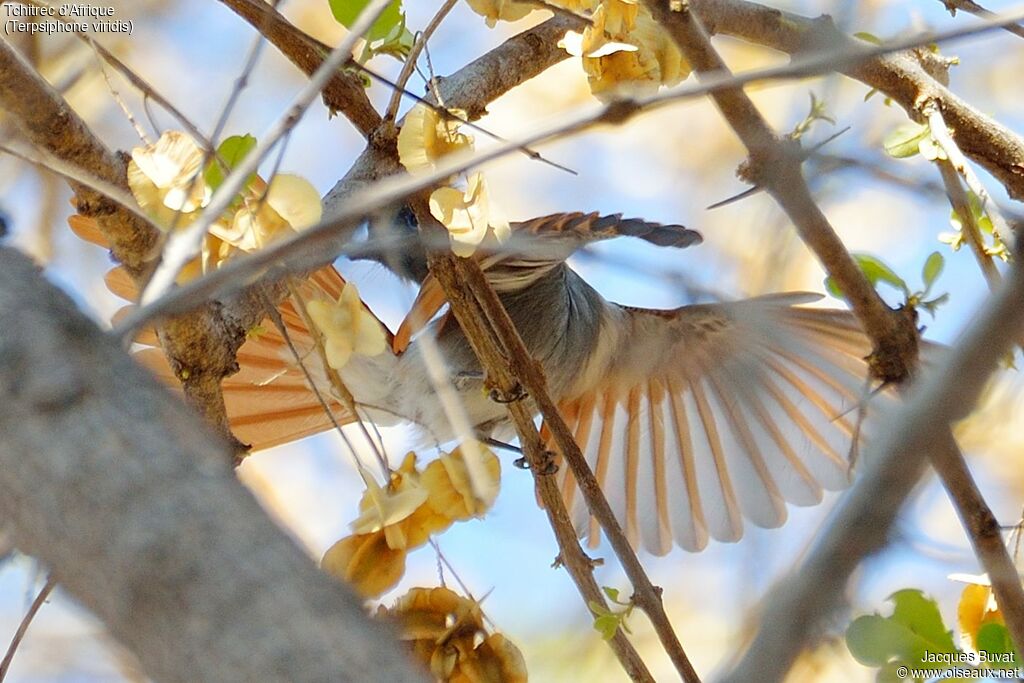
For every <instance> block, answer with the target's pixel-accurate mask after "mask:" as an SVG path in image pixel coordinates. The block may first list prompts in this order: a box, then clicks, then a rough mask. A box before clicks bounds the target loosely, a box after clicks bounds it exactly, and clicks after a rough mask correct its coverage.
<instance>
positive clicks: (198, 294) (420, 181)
mask: <svg viewBox="0 0 1024 683" xmlns="http://www.w3.org/2000/svg"><path fill="white" fill-rule="evenodd" d="M1020 15H1021V16H1024V12H1022V13H1020ZM1014 16H1016V15H1014ZM1011 20H1012V18H1003V19H1001V20H1000V21H998V22H989V23H986V24H984V25H983V26H980V27H978V26H975V27H964V28H961V29H958V30H956V31H947V32H942V33H930V34H926V35H923V36H918V37H916V38H914V39H906V40H901V41H895V42H892V43H887V44H885V45H883V46H868V47H865V48H862V47H859V46H858V48H857V49H856V50H854V51H852V52H851V53H849V54H847V53H841V54H829V55H824V56H823V55H817V56H814V57H811V58H804V59H794V60H793V61H792V62H791V63H790V64H788V65H784V66H780V67H770V68H767V69H760V70H756V71H751V72H748V73H744V74H738V75H733V76H728V77H709V78H708V79H706V82H702V83H701V84H699V85H690V86H682V87H680V88H674V89H672V90H671V91H667V92H665V93H663V94H660V95H655V96H652V97H648V98H641V99H637V100H613V101H611V102H609V103H607V104H605V105H603V106H602V107H599V108H598V109H596V110H595V109H593V108H588V111H585V112H583V113H577V114H574V115H571V116H566V117H563V119H562V120H561V121H559V122H557V123H554V124H551V125H549V126H546V127H538V128H537V129H536V130H534V131H532V132H530V133H527V134H524V135H523V136H522V137H519V138H516V139H513V140H511V141H509V142H506V143H502V144H498V145H495V146H494V147H492V148H490V149H486V150H481V151H478V152H476V153H475V154H472V155H467V156H460V157H459V158H452V159H448V160H442V161H441V162H440V163H439V164H438V166H437V169H436V170H435V171H434V172H433V173H425V174H422V175H417V176H401V175H396V176H392V177H386V178H382V179H381V180H379V181H377V182H375V183H373V186H372V187H368V188H362V189H358V190H351V191H346V192H345V193H339V194H343V195H344V196H345V201H344V203H343V205H342V206H340V207H339V208H338V209H337V210H335V211H333V212H331V215H330V217H329V218H327V219H326V220H324V221H323V222H321V223H319V224H317V225H315V226H311V227H310V228H308V229H306V230H304V231H303V232H301V233H298V234H295V235H292V236H290V237H288V238H287V239H284V240H281V241H279V242H276V243H274V244H271V245H269V246H268V247H267V248H265V249H263V250H261V251H259V252H256V253H253V254H249V255H247V256H245V257H244V258H240V259H238V260H236V261H234V262H233V263H230V264H228V265H227V266H226V267H224V268H221V269H219V270H216V271H214V272H211V273H208V274H206V275H204V276H203V277H201V278H197V279H195V280H193V281H191V282H190V283H188V284H187V285H185V286H184V287H179V288H176V289H174V290H172V291H170V292H168V293H167V294H165V295H164V296H163V297H162V298H161V300H160V301H157V302H153V303H152V304H149V305H147V306H144V307H142V308H140V309H138V310H137V311H135V313H134V314H133V315H132V316H130V317H128V318H126V319H125V320H124V321H123V323H122V329H129V328H137V327H140V326H144V325H145V324H146V323H147V322H149V321H151V320H153V319H154V318H157V317H161V316H164V315H166V314H167V313H168V312H169V311H178V310H185V309H187V308H188V306H190V305H195V303H196V302H197V301H202V300H204V299H205V298H209V297H215V296H217V295H218V293H220V292H222V291H228V290H229V289H231V288H232V287H236V286H237V283H239V282H252V281H253V280H255V279H256V278H260V277H266V276H267V272H268V270H270V269H271V268H272V269H273V270H274V271H275V272H276V275H275V277H281V276H283V275H284V274H285V273H287V272H302V271H311V270H314V269H315V268H317V267H319V266H322V265H325V264H326V263H327V262H329V260H331V259H333V257H334V255H335V254H337V253H339V252H340V251H341V249H343V248H344V247H343V246H342V244H341V242H344V241H346V236H347V235H349V234H350V233H351V230H353V229H354V228H355V226H356V225H358V224H359V223H360V222H361V221H362V220H364V219H365V218H367V217H368V216H370V215H372V214H373V213H374V212H376V211H379V210H380V209H382V208H384V207H386V206H390V205H392V204H394V203H396V202H398V201H400V200H401V199H403V198H404V197H408V196H410V195H412V194H414V193H416V192H419V191H420V190H422V189H425V188H427V187H430V186H432V185H435V184H436V183H438V182H441V181H443V180H444V179H445V178H448V177H449V176H452V175H455V174H458V173H461V172H463V171H466V170H468V169H470V168H473V167H475V166H479V165H480V164H483V163H486V162H488V161H491V160H494V159H497V158H500V157H502V156H505V155H507V154H510V153H512V152H516V151H519V150H520V149H521V148H523V147H529V146H532V145H535V144H537V143H540V142H548V141H553V140H557V139H562V138H565V137H567V136H570V135H574V134H576V133H579V132H581V131H583V130H586V129H588V128H591V127H594V126H597V125H600V124H602V123H610V124H619V123H623V122H625V121H626V120H628V119H629V118H631V117H632V116H634V115H636V114H638V113H641V112H646V111H648V110H649V109H650V108H655V107H658V106H662V105H665V104H667V103H669V102H674V101H682V100H686V99H691V98H695V97H700V96H704V95H708V94H711V93H715V92H720V91H724V90H730V89H735V88H736V87H738V86H742V85H745V84H749V83H754V82H759V81H762V80H781V79H786V78H792V77H794V76H805V75H811V74H814V73H819V72H821V71H828V70H830V69H832V68H839V67H841V66H844V65H845V66H849V65H852V64H858V63H860V62H861V61H862V60H872V59H875V58H877V57H879V56H881V55H884V54H887V53H889V52H895V51H900V50H905V49H908V48H910V47H914V46H918V45H921V44H927V43H930V42H936V41H939V42H941V41H944V40H952V39H954V38H959V37H963V36H965V35H976V34H978V33H980V32H982V31H990V30H993V29H995V28H998V27H1000V26H1001V25H1003V24H1004V23H1006V22H1008V21H1011ZM854 53H855V54H854ZM451 80H454V79H448V81H446V82H450V81H451ZM462 108H465V107H462ZM1003 138H1004V140H1010V141H1013V140H1015V138H1013V136H1012V135H1009V136H1008V137H1007V136H1003ZM1022 144H1024V143H1022ZM247 158H248V157H247ZM391 161H393V160H389V162H391ZM338 235H341V236H342V238H341V240H339V239H338V237H337V236H338ZM858 272H859V271H858Z"/></svg>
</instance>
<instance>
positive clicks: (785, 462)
mask: <svg viewBox="0 0 1024 683" xmlns="http://www.w3.org/2000/svg"><path fill="white" fill-rule="evenodd" d="M380 226H383V227H380ZM77 231H78V232H80V234H81V233H82V232H83V230H82V226H81V225H80V226H79V230H77ZM382 231H386V232H387V235H388V237H389V238H390V239H389V240H387V244H388V248H387V249H379V250H374V249H370V248H368V249H366V250H364V252H363V256H362V258H366V259H369V260H373V261H377V262H379V263H381V264H383V265H384V266H385V267H387V268H388V269H390V270H392V271H395V272H396V273H397V274H398V275H399V276H401V277H403V278H405V279H408V280H411V281H412V282H414V283H416V284H418V286H419V293H418V295H417V298H416V301H415V302H414V304H413V310H412V311H410V313H409V315H408V316H407V317H406V319H405V321H403V323H402V325H401V326H400V327H399V329H398V331H397V332H396V333H395V334H391V332H390V331H386V333H387V342H388V344H387V350H386V351H385V352H384V353H382V354H379V355H376V356H361V355H360V354H355V355H353V357H352V358H351V360H350V361H349V362H348V363H347V364H346V365H345V366H344V367H342V368H341V369H340V371H339V374H340V376H341V378H342V380H343V381H344V384H345V386H346V387H347V388H348V390H349V391H350V392H351V394H352V397H353V398H354V399H355V402H356V405H357V407H358V408H359V410H360V412H361V413H362V414H361V415H360V416H358V417H357V415H354V414H352V412H351V411H350V410H349V409H348V408H346V407H345V405H343V402H342V401H340V399H339V398H338V397H336V396H331V395H330V382H329V381H328V379H327V375H326V370H325V369H324V368H323V367H315V366H316V358H315V355H316V354H314V353H313V351H312V349H313V347H314V342H313V337H312V333H311V331H310V329H309V326H308V325H307V324H306V318H305V317H304V316H303V315H302V313H301V311H298V310H296V304H295V302H293V301H286V302H284V303H283V304H281V306H280V309H279V310H280V314H281V320H282V321H283V323H284V325H285V328H286V330H287V331H288V339H285V338H284V337H283V336H282V335H281V334H280V333H279V332H278V331H277V330H275V329H274V327H273V325H272V324H270V323H267V324H265V325H262V326H260V333H259V334H258V335H251V336H250V339H249V340H248V341H247V342H246V343H245V344H244V345H243V346H242V347H241V349H240V350H239V354H238V363H239V367H240V370H239V372H238V373H237V374H235V375H234V376H232V377H229V378H227V379H226V380H225V381H224V383H223V391H224V398H225V404H226V407H227V412H228V417H229V419H230V421H231V427H232V431H233V433H234V434H235V435H236V436H237V437H238V438H239V439H240V440H242V441H243V442H245V443H247V444H250V445H251V447H252V449H253V450H260V449H264V448H269V447H271V446H275V445H279V444H282V443H287V442H290V441H294V440H296V439H300V438H303V437H305V436H308V435H311V434H315V433H318V432H321V431H325V430H327V429H330V428H331V427H332V426H333V425H334V424H344V423H347V422H353V421H355V420H357V419H360V418H366V417H370V418H372V419H373V420H374V421H375V422H376V423H378V424H381V425H387V424H395V423H399V422H411V423H413V424H415V425H418V426H419V427H420V428H421V429H422V431H423V433H424V434H426V435H428V436H429V439H431V440H433V441H434V443H443V442H445V441H447V440H450V439H453V438H454V437H455V433H454V432H453V430H452V428H451V426H450V424H449V422H448V418H447V416H446V415H445V413H444V411H443V409H442V406H441V403H440V401H438V400H437V397H436V395H435V392H434V388H433V386H432V384H431V381H430V379H429V377H428V374H427V372H426V368H425V360H424V357H423V352H422V350H423V343H424V340H423V339H422V336H423V335H430V336H431V338H433V339H436V343H437V345H438V348H439V349H440V351H441V353H442V356H443V358H444V361H445V366H446V368H447V371H448V373H449V379H450V380H451V382H452V386H454V388H455V390H456V392H457V394H458V396H459V398H460V400H461V403H462V405H463V407H464V409H465V412H466V414H467V416H468V418H469V421H470V424H471V425H472V427H473V429H474V430H475V431H476V434H475V436H477V437H479V438H481V439H487V438H495V437H499V436H500V437H502V438H507V437H508V435H510V434H512V432H511V430H510V423H509V420H508V417H507V411H506V407H505V406H504V405H502V404H501V403H500V402H497V401H495V400H493V399H492V397H489V396H488V393H487V392H486V391H485V390H484V387H485V382H486V377H485V376H484V373H483V370H482V368H481V366H480V364H479V361H478V360H477V358H476V356H475V355H474V353H473V351H472V349H471V347H470V345H469V343H468V341H467V339H466V337H465V335H464V334H463V333H462V330H461V329H460V327H459V325H458V323H457V321H456V320H455V319H454V317H453V316H452V315H451V314H450V313H448V312H445V310H444V304H445V301H444V298H443V293H442V292H441V290H440V287H439V286H438V283H437V282H436V281H435V280H434V278H433V276H432V275H431V274H430V272H429V269H428V268H427V264H426V248H425V247H424V245H423V244H422V243H421V242H420V241H419V235H418V231H417V226H416V221H415V217H414V216H413V215H412V214H411V212H410V211H409V210H408V209H407V208H402V209H400V210H399V211H398V212H397V213H396V214H395V215H393V216H392V217H391V219H389V220H384V221H379V222H377V223H376V224H375V223H373V222H371V224H370V230H369V233H370V238H371V239H370V243H371V244H372V243H373V240H374V238H380V237H381V236H382ZM83 236H85V235H83ZM93 237H94V238H95V235H93ZM86 238H87V239H89V237H88V236H86ZM616 238H622V239H640V240H644V241H646V242H649V243H651V244H654V245H657V246H659V247H662V248H667V249H683V248H688V247H693V246H696V245H697V244H699V243H700V242H701V241H702V238H701V235H700V234H699V233H698V232H696V231H694V230H691V229H689V228H686V227H685V226H682V225H677V224H661V223H656V222H651V221H646V220H643V219H637V218H623V217H622V215H620V214H615V215H601V214H599V213H582V212H572V213H556V214H552V215H548V216H542V217H539V218H534V219H532V220H527V221H522V222H517V223H512V224H511V238H510V239H509V241H508V242H507V243H506V244H504V245H495V244H493V243H491V244H490V247H487V246H482V247H481V248H480V249H478V250H477V252H476V253H475V254H474V256H473V258H475V259H476V260H477V261H478V262H479V264H480V266H481V268H482V270H483V272H484V275H485V276H486V277H487V280H488V282H489V283H490V284H491V285H492V287H493V288H494V289H495V291H496V293H497V294H498V296H499V298H500V300H501V302H502V304H503V305H504V306H505V308H506V310H507V311H508V313H509V316H510V318H511V319H512V321H513V323H514V324H515V325H516V328H517V330H518V332H519V333H520V335H521V337H522V339H523V342H524V344H525V346H526V348H527V350H528V351H529V352H530V353H531V355H532V356H533V357H534V359H535V360H537V361H538V362H539V363H540V365H541V367H542V368H543V371H544V375H545V377H546V380H547V387H548V390H549V392H550V394H551V397H552V399H553V400H554V402H555V403H556V405H557V406H558V408H559V411H560V412H561V414H562V417H563V418H564V419H565V421H566V423H567V425H568V427H569V428H570V430H572V432H573V435H574V437H575V439H576V441H577V443H578V445H579V447H580V449H581V451H582V453H583V454H584V457H585V458H586V460H587V462H588V463H589V464H590V467H591V468H592V470H593V471H594V473H595V475H596V476H597V479H598V481H599V483H600V484H601V487H602V490H603V492H604V494H605V496H606V497H607V499H608V501H609V503H610V505H611V508H612V510H613V511H614V513H615V515H616V517H617V518H618V520H619V522H620V524H621V525H622V527H623V529H624V530H625V533H626V537H627V538H628V540H629V541H630V543H631V544H633V545H634V547H638V548H639V547H641V546H642V547H644V548H645V549H646V550H647V551H649V552H651V553H654V554H657V555H663V554H666V553H668V552H669V551H671V550H672V548H673V547H674V546H679V547H682V548H683V549H685V550H688V551H693V552H696V551H700V550H702V549H704V548H705V547H707V545H708V543H709V542H710V541H711V540H712V539H714V540H716V541H721V542H736V541H738V540H740V538H741V537H742V536H743V532H744V527H745V522H749V523H751V524H753V525H755V526H758V527H765V528H774V527H778V526H781V525H782V524H783V523H784V522H785V520H786V517H787V514H788V509H787V504H792V505H797V506H810V505H815V504H817V503H819V502H821V500H822V499H823V495H824V491H826V490H840V489H843V488H845V487H847V486H848V485H849V483H850V481H851V477H852V468H853V464H854V463H853V461H854V454H855V453H856V445H857V443H858V441H859V439H861V438H862V435H863V434H865V433H867V432H868V431H869V427H870V419H869V418H870V416H871V414H873V413H874V412H876V411H878V410H880V409H879V407H878V403H877V402H876V401H875V399H872V403H871V406H870V408H871V410H868V409H867V407H866V406H867V403H866V401H865V400H864V396H865V393H866V392H865V387H866V382H867V379H868V377H869V369H868V366H867V363H866V360H865V359H866V357H867V356H868V355H869V354H870V352H871V343H870V340H869V339H868V338H867V337H866V336H865V334H864V333H863V331H862V330H861V328H860V326H859V324H858V323H857V321H856V319H855V318H854V317H853V315H852V314H851V313H850V312H848V311H843V310H832V309H823V308H808V307H806V306H805V305H806V304H809V303H812V302H814V301H817V300H818V299H820V298H821V296H820V295H818V294H813V293H806V292H795V293H782V294H769V295H765V296H759V297H755V298H751V299H746V300H739V301H732V302H722V303H703V304H693V305H686V306H682V307H679V308H675V309H668V310H659V309H648V308H640V307H635V306H627V305H622V304H618V303H615V302H612V301H609V300H608V299H606V298H605V297H604V296H602V295H601V294H600V293H599V292H598V291H597V290H596V289H594V288H593V287H592V286H591V285H590V284H588V283H587V282H586V281H585V280H584V278H583V277H582V276H581V275H580V274H579V273H577V272H576V271H575V270H574V269H573V268H572V266H571V265H570V263H569V262H568V259H569V257H570V256H572V254H574V253H575V252H576V251H577V250H579V249H581V248H583V247H585V246H586V245H588V244H592V243H594V242H597V241H602V240H608V239H616ZM93 241H95V239H93ZM381 241H383V240H381ZM485 244H487V243H485ZM107 284H108V286H109V287H110V288H111V289H112V290H113V291H114V292H115V293H118V294H120V295H122V296H124V297H125V298H127V299H131V298H132V297H133V296H134V295H135V294H136V292H135V291H134V289H133V285H132V284H131V282H130V279H129V278H127V276H126V275H125V274H124V273H123V271H120V272H119V269H115V270H114V271H112V272H111V274H110V275H108V277H107ZM344 286H345V280H344V279H343V278H342V277H341V275H340V273H339V272H338V271H337V270H336V269H335V267H334V266H328V267H326V268H323V269H321V270H319V271H317V272H315V273H314V274H313V275H312V276H310V277H309V278H308V279H306V280H305V281H303V282H302V284H301V288H300V289H301V293H302V296H303V297H304V298H316V297H321V298H322V297H326V298H330V299H334V300H336V299H337V298H338V297H339V295H340V292H341V290H342V288H343V287H344ZM364 306H365V304H364ZM367 310H368V309H367ZM424 321H426V322H424ZM385 330H386V328H385ZM146 334H148V335H149V336H148V337H147V336H146ZM146 334H144V335H143V337H141V338H140V339H139V340H138V341H140V342H141V343H143V344H150V345H152V347H153V348H149V349H145V350H143V351H142V352H140V354H139V357H140V359H141V360H142V361H143V362H144V363H146V364H147V365H149V366H150V367H151V368H153V369H154V370H155V371H156V372H157V373H158V374H161V375H163V376H164V377H165V378H166V377H169V376H173V373H170V372H169V368H168V365H167V361H166V359H165V358H164V357H163V354H162V353H161V352H160V351H159V349H157V348H155V347H156V337H155V333H153V332H148V333H146ZM289 343H290V344H291V345H292V346H294V347H296V348H297V349H299V352H300V355H301V356H302V357H304V358H305V359H306V360H308V361H309V363H308V366H307V367H305V368H300V367H298V364H297V363H296V362H295V359H294V355H293V354H292V352H291V350H290V349H289ZM307 373H308V375H309V376H311V377H313V381H314V383H315V384H318V385H320V387H319V388H320V389H321V390H322V391H321V396H325V395H326V396H327V403H328V405H329V408H330V410H331V412H332V413H333V414H332V415H328V414H327V413H326V412H325V411H324V408H323V405H322V404H321V402H320V398H318V397H317V396H316V395H315V394H314V392H313V391H312V389H311V388H310V386H309V383H308V381H307ZM884 398H885V397H883V399H884ZM880 400H882V399H880ZM542 436H544V437H545V438H546V439H547V445H548V447H549V448H551V449H552V451H553V452H554V453H555V464H556V466H557V472H556V474H555V476H556V477H557V482H558V486H559V488H560V491H561V493H562V496H563V499H564V501H565V503H566V506H567V508H568V510H569V513H570V517H571V519H572V521H573V524H574V526H575V528H576V530H577V532H578V534H579V535H580V536H581V538H586V539H587V541H588V542H589V545H590V547H596V546H597V545H598V544H599V542H600V536H601V534H600V529H599V527H598V525H597V523H596V521H595V520H594V519H593V518H592V516H591V515H590V513H589V510H588V509H587V506H586V503H585V502H584V501H583V499H582V495H581V494H580V492H579V490H578V487H577V485H576V482H575V480H574V478H573V476H572V473H571V472H569V470H568V468H567V467H566V466H564V463H562V462H561V457H560V454H559V453H558V451H557V446H556V445H555V444H554V443H553V442H552V440H551V436H550V432H549V431H548V430H547V429H546V428H542Z"/></svg>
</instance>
